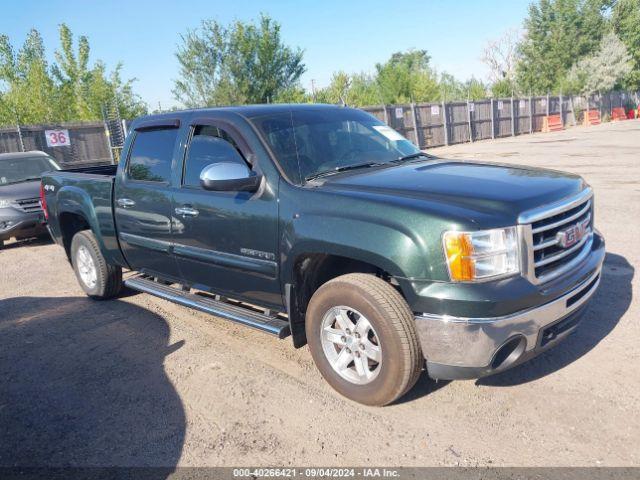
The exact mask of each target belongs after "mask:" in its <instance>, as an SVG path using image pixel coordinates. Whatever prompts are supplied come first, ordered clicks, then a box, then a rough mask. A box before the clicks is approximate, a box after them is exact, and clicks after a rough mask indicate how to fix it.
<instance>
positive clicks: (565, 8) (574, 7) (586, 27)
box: [516, 0, 611, 94]
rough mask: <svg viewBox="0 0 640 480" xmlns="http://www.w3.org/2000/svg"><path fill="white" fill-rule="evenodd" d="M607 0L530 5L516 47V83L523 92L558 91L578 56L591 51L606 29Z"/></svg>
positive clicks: (543, 1)
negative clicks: (517, 56)
mask: <svg viewBox="0 0 640 480" xmlns="http://www.w3.org/2000/svg"><path fill="white" fill-rule="evenodd" d="M610 3H611V2H610V1H609V0H539V1H538V2H537V3H533V4H531V5H530V6H529V16H528V17H527V18H526V20H525V30H526V35H525V38H524V39H523V41H522V42H521V44H520V46H519V55H520V61H519V62H518V65H517V67H516V72H517V83H518V85H519V87H520V89H521V90H522V91H524V92H531V93H533V94H544V93H547V92H553V93H558V92H559V91H560V90H561V88H562V86H563V82H564V81H565V80H566V76H567V74H568V72H569V70H570V68H571V66H572V65H573V64H574V63H575V61H576V60H577V59H580V58H582V57H584V56H586V55H589V54H591V53H593V52H594V51H595V50H596V49H597V48H598V45H599V43H600V39H601V38H602V36H603V34H604V33H605V32H606V29H607V20H606V18H605V16H604V12H605V10H606V8H607V7H608V6H609V4H610Z"/></svg>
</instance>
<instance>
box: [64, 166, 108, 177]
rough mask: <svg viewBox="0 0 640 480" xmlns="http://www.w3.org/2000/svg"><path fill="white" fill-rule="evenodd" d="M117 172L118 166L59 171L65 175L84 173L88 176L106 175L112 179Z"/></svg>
mask: <svg viewBox="0 0 640 480" xmlns="http://www.w3.org/2000/svg"><path fill="white" fill-rule="evenodd" d="M117 170H118V165H116V164H113V165H94V166H91V167H75V168H65V169H62V170H60V172H65V173H85V174H90V175H106V176H109V177H113V176H115V174H116V171H117Z"/></svg>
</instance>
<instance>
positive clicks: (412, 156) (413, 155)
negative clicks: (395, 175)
mask: <svg viewBox="0 0 640 480" xmlns="http://www.w3.org/2000/svg"><path fill="white" fill-rule="evenodd" d="M420 157H425V158H436V157H434V156H433V155H429V154H428V153H424V152H416V153H410V154H409V155H404V156H402V157H398V158H396V159H395V160H392V162H393V163H402V162H406V161H407V160H413V159H415V158H420Z"/></svg>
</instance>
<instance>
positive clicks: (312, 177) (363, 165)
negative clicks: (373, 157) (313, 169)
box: [304, 162, 384, 182]
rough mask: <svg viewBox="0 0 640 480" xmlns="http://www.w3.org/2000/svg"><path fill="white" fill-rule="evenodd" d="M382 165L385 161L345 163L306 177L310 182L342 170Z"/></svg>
mask: <svg viewBox="0 0 640 480" xmlns="http://www.w3.org/2000/svg"><path fill="white" fill-rule="evenodd" d="M380 165H384V163H377V162H367V163H356V164H354V165H345V166H343V167H336V168H334V169H333V170H325V171H324V172H320V173H314V174H313V175H309V176H307V177H305V178H304V179H305V180H306V181H307V182H308V181H309V180H314V179H316V178H320V177H327V176H329V175H334V174H336V173H340V172H346V171H348V170H356V169H358V168H369V167H378V166H380Z"/></svg>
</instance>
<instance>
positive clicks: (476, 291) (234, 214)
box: [41, 105, 605, 405]
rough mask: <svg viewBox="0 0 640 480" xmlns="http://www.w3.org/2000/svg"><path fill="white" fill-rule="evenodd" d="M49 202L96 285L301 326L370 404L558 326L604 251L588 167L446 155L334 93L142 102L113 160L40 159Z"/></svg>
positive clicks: (502, 363) (487, 365) (92, 292)
mask: <svg viewBox="0 0 640 480" xmlns="http://www.w3.org/2000/svg"><path fill="white" fill-rule="evenodd" d="M41 202H42V204H43V206H44V208H45V212H46V215H47V218H48V228H49V229H50V232H51V234H52V236H53V238H54V239H55V241H56V242H57V243H58V244H59V245H60V246H62V247H63V248H64V249H65V251H66V253H67V256H68V258H69V260H70V262H71V264H72V266H73V268H74V270H75V273H76V276H77V278H78V281H79V283H80V285H81V286H82V288H83V289H84V291H85V292H86V293H87V294H88V295H89V296H90V297H93V298H96V299H106V298H111V297H114V296H116V295H117V294H118V292H119V291H120V290H121V288H122V286H123V285H126V286H127V287H129V288H131V289H135V290H138V291H141V292H146V293H149V294H152V295H156V296H158V297H162V298H165V299H168V300H170V301H173V302H176V303H178V304H181V305H184V306H186V307H190V308H194V309H197V310H200V311H204V312H207V313H210V314H213V315H216V316H219V317H223V318H226V319H228V320H231V321H234V322H237V323H240V324H243V325H247V326H249V327H253V328H256V329H259V330H262V331H264V332H267V333H270V334H273V335H276V336H278V337H280V338H285V337H288V336H291V338H292V340H293V345H294V347H301V346H303V345H305V344H308V346H309V350H310V352H311V355H312V357H313V359H314V361H315V363H316V365H317V367H318V369H319V370H320V372H321V374H322V375H323V376H324V378H325V379H326V380H327V381H328V382H329V383H330V384H331V386H332V387H333V388H335V389H336V390H337V391H338V392H340V393H341V394H343V395H345V396H346V397H348V398H350V399H353V400H355V401H357V402H361V403H364V404H368V405H385V404H388V403H390V402H393V401H394V400H396V399H398V398H399V397H400V396H402V395H403V394H405V393H406V392H407V391H408V390H409V389H411V388H412V387H413V385H414V384H415V382H416V381H417V379H418V377H419V376H420V374H421V372H422V370H423V369H426V372H427V374H428V375H429V376H430V377H432V378H436V379H465V378H477V377H482V376H486V375H491V374H493V373H496V372H500V371H503V370H505V369H507V368H510V367H512V366H514V365H517V364H519V363H521V362H523V361H525V360H527V359H530V358H531V357H533V356H535V355H537V354H539V353H540V352H542V351H544V350H545V349H547V348H549V347H551V346H553V345H555V344H557V343H558V342H559V341H560V340H562V339H563V338H565V337H566V336H567V335H568V334H569V333H571V332H572V331H573V330H574V329H575V327H576V326H577V325H578V322H579V320H580V315H581V314H582V312H583V311H584V308H585V306H586V304H587V301H588V300H589V299H590V298H591V297H592V296H593V294H594V292H595V291H596V289H597V287H598V283H599V282H600V275H601V268H602V262H603V260H604V255H605V248H604V240H603V238H602V236H601V235H600V234H599V233H598V232H597V231H596V230H595V229H594V226H593V222H594V218H593V211H594V209H593V192H592V189H591V188H590V187H589V186H588V185H587V184H586V183H585V182H584V181H583V180H582V179H581V178H580V177H578V176H576V175H571V174H567V173H562V172H558V171H553V170H542V169H532V168H525V167H514V166H508V165H504V164H498V163H479V162H467V161H457V160H456V161H453V160H446V159H441V158H436V157H433V156H430V155H427V154H425V153H423V152H421V151H420V150H419V149H418V148H417V147H416V146H415V145H413V144H412V143H410V142H409V141H408V140H406V139H405V138H404V137H402V136H401V135H400V134H398V133H397V132H396V131H394V130H392V129H391V128H389V127H388V126H387V125H385V124H384V123H382V122H380V121H379V120H377V119H376V118H374V117H372V116H371V115H369V114H367V113H365V112H362V111H360V110H357V109H351V108H343V107H336V106H329V105H261V106H244V107H228V108H215V109H202V110H187V111H182V112H171V113H166V114H161V115H153V116H148V117H144V118H140V119H137V120H135V121H134V122H133V124H132V125H131V134H130V135H128V137H127V140H126V143H125V146H124V149H123V152H122V160H121V161H120V163H119V164H118V166H117V167H116V166H108V167H95V168H90V169H84V170H75V171H64V170H63V171H58V172H53V173H50V174H47V175H45V176H44V177H43V179H42V187H41ZM123 269H126V270H129V271H131V273H130V274H128V275H127V278H126V280H124V281H123V276H122V270H123ZM105 308H107V307H106V305H105Z"/></svg>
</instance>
